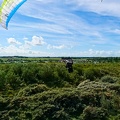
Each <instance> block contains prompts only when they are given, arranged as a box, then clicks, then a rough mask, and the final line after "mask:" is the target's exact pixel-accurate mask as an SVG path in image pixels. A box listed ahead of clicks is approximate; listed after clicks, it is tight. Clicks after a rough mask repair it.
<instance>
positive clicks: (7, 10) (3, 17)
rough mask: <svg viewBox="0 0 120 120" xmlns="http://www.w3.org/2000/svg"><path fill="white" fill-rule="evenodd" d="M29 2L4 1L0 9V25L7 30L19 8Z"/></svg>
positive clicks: (19, 0) (22, 0) (24, 0)
mask: <svg viewBox="0 0 120 120" xmlns="http://www.w3.org/2000/svg"><path fill="white" fill-rule="evenodd" d="M26 1H27V0H4V1H3V3H2V5H1V7H0V23H1V25H2V27H4V28H5V29H7V28H8V23H9V21H10V19H11V18H12V16H13V15H14V14H15V12H16V11H17V10H18V8H19V7H20V6H21V5H22V4H23V3H24V2H26Z"/></svg>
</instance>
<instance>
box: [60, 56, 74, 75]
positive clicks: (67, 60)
mask: <svg viewBox="0 0 120 120" xmlns="http://www.w3.org/2000/svg"><path fill="white" fill-rule="evenodd" d="M62 60H63V62H65V63H66V68H67V70H68V72H69V73H71V72H73V67H72V65H73V60H72V59H71V58H62Z"/></svg>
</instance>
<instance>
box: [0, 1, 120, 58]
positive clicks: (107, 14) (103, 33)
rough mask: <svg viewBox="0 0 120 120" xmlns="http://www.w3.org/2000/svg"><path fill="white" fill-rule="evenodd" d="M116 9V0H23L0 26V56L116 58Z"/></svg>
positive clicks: (119, 41)
mask: <svg viewBox="0 0 120 120" xmlns="http://www.w3.org/2000/svg"><path fill="white" fill-rule="evenodd" d="M1 3H2V0H0V4H1ZM119 11H120V1H119V0H103V2H101V0H27V2H25V3H24V4H23V5H22V6H21V7H20V8H19V10H18V11H17V12H16V13H15V14H14V16H13V17H12V19H11V21H10V22H9V25H8V30H6V29H4V28H3V27H1V26H0V56H13V55H18V56H32V57H34V56H35V57H41V56H50V57H61V56H70V57H109V56H110V57H111V56H113V57H114V56H115V57H116V56H117V57H120V12H119Z"/></svg>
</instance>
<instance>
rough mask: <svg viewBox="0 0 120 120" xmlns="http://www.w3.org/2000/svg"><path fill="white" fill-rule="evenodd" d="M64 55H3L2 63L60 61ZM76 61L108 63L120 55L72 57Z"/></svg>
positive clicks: (0, 61)
mask: <svg viewBox="0 0 120 120" xmlns="http://www.w3.org/2000/svg"><path fill="white" fill-rule="evenodd" d="M62 58H64V57H49V56H48V57H26V56H1V57H0V63H14V62H33V61H34V62H41V63H43V62H60V60H61V59H62ZM71 58H72V59H73V61H74V63H81V62H82V63H106V62H120V57H71Z"/></svg>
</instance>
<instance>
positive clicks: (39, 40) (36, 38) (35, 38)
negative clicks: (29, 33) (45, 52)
mask: <svg viewBox="0 0 120 120" xmlns="http://www.w3.org/2000/svg"><path fill="white" fill-rule="evenodd" d="M31 44H32V45H43V44H45V42H44V39H43V37H41V36H33V37H32V41H31Z"/></svg>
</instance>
